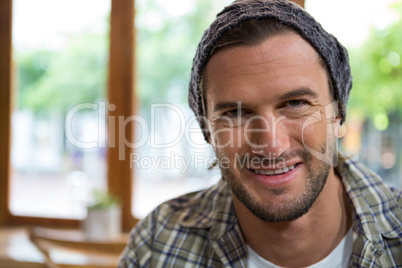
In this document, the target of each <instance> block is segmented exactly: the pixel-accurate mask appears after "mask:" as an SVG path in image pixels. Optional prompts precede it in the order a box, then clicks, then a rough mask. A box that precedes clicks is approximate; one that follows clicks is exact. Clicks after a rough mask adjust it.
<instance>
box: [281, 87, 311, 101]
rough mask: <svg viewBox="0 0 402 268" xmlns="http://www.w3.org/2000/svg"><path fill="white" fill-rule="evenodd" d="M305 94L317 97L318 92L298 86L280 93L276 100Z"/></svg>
mask: <svg viewBox="0 0 402 268" xmlns="http://www.w3.org/2000/svg"><path fill="white" fill-rule="evenodd" d="M306 95H307V96H310V97H312V98H318V94H317V93H316V92H314V91H312V90H311V89H309V88H300V89H296V90H293V91H289V92H287V93H284V94H282V95H280V96H279V97H278V100H279V101H282V100H287V99H292V98H295V97H301V96H306Z"/></svg>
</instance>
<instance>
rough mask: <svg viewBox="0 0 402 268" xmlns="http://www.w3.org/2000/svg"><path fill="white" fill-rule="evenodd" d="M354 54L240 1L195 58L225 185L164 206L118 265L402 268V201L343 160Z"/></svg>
mask: <svg viewBox="0 0 402 268" xmlns="http://www.w3.org/2000/svg"><path fill="white" fill-rule="evenodd" d="M350 89H351V75H350V67H349V60H348V55H347V52H346V50H345V48H344V47H343V46H342V45H341V44H339V43H338V41H337V40H336V39H335V38H334V37H333V36H331V35H330V34H328V33H326V32H325V31H324V30H323V29H322V28H321V26H320V25H319V24H318V23H317V22H316V21H315V20H314V19H313V18H312V17H311V16H310V15H308V14H307V13H306V12H305V11H304V10H303V9H302V8H300V7H299V6H297V5H296V4H293V3H291V2H288V1H286V0H263V1H261V0H260V1H258V0H240V1H235V2H234V3H233V4H232V5H230V6H228V7H226V8H225V9H224V10H223V11H222V12H221V13H219V14H218V16H217V18H216V20H215V22H213V23H212V25H211V26H210V28H209V29H208V30H207V31H206V32H205V33H204V36H203V38H202V40H201V42H200V45H199V47H198V50H197V54H196V56H195V58H194V62H193V69H192V74H191V82H190V88H189V90H190V94H189V100H190V106H191V107H192V109H193V110H194V112H195V114H196V116H197V117H198V118H199V123H200V126H201V128H202V130H203V133H204V136H205V139H206V140H207V141H208V142H209V143H210V144H211V145H212V147H213V149H214V151H215V154H216V156H217V159H218V164H219V167H220V169H221V172H222V177H223V178H222V180H221V181H220V182H219V183H218V184H217V185H215V186H213V187H211V188H210V189H206V190H203V191H200V192H196V193H191V194H188V195H185V196H182V197H179V198H176V199H173V200H171V201H168V202H166V203H164V204H162V205H160V206H159V207H158V208H157V209H156V210H155V211H153V212H152V213H151V214H150V215H149V216H148V217H146V218H145V219H144V220H143V221H142V222H140V223H139V224H138V225H137V226H136V227H135V228H134V230H133V231H132V235H131V239H130V241H129V243H128V246H127V248H126V249H125V251H124V253H123V255H122V258H121V260H120V267H402V245H401V243H402V239H401V236H402V227H401V226H402V222H401V218H402V211H401V207H402V199H401V193H400V192H399V191H397V190H395V189H391V188H389V187H387V186H386V185H385V184H384V183H383V182H382V180H381V179H380V178H379V177H378V176H377V175H376V174H375V173H373V172H372V171H370V170H369V169H367V168H366V167H364V166H362V165H361V164H359V163H356V162H354V161H352V160H348V159H345V158H343V157H342V156H340V155H338V154H337V151H336V139H337V137H338V132H339V127H340V124H342V123H343V122H344V120H345V115H346V112H345V108H346V103H347V99H348V96H349V91H350Z"/></svg>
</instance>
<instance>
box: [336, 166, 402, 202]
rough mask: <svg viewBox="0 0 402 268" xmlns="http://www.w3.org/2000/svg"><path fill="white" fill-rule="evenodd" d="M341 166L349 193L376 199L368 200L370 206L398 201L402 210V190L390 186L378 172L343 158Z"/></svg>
mask: <svg viewBox="0 0 402 268" xmlns="http://www.w3.org/2000/svg"><path fill="white" fill-rule="evenodd" d="M340 165H341V170H342V173H343V174H342V175H343V182H344V185H345V188H346V190H347V191H348V192H350V193H354V194H362V195H364V196H365V197H370V196H373V197H375V199H374V200H367V201H368V202H369V203H370V204H374V203H378V202H387V201H396V202H397V203H398V204H399V208H400V209H402V198H401V197H402V191H401V189H398V188H396V187H393V186H390V185H388V184H387V183H386V182H384V180H383V178H381V176H379V175H378V174H377V173H376V172H374V171H373V170H371V169H370V168H368V167H366V166H365V165H364V164H362V163H360V162H358V161H355V160H353V159H350V158H343V159H342V160H341V163H340Z"/></svg>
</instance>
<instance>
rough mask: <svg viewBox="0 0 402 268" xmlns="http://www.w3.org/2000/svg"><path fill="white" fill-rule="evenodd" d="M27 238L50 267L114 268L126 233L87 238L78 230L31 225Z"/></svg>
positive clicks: (125, 240) (126, 239)
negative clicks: (112, 237) (105, 237)
mask: <svg viewBox="0 0 402 268" xmlns="http://www.w3.org/2000/svg"><path fill="white" fill-rule="evenodd" d="M29 238H30V240H31V241H32V243H33V244H35V246H36V247H37V248H38V249H39V250H40V251H41V252H42V253H43V255H44V257H45V261H46V265H47V266H48V267H49V268H78V267H83V268H84V267H85V268H91V267H110V268H111V267H113V268H115V267H116V266H117V261H118V258H119V256H120V254H121V252H122V251H123V249H124V247H125V246H126V244H127V241H128V234H122V235H121V236H119V237H117V238H115V239H89V238H87V237H86V236H85V234H84V233H83V232H81V231H79V230H62V229H51V228H44V227H34V228H31V229H30V230H29Z"/></svg>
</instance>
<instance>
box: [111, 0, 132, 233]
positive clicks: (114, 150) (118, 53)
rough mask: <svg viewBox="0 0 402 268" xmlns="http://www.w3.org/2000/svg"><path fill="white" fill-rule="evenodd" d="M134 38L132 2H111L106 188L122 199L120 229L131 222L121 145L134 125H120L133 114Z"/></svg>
mask: <svg viewBox="0 0 402 268" xmlns="http://www.w3.org/2000/svg"><path fill="white" fill-rule="evenodd" d="M134 36H135V29H134V0H112V10H111V15H110V55H109V57H110V60H109V81H108V100H109V105H114V106H113V107H115V109H109V118H113V120H114V121H115V124H111V121H110V120H109V149H108V186H109V191H110V192H111V193H112V194H114V195H116V196H120V197H121V199H122V202H123V207H122V209H123V229H124V230H128V229H130V228H131V227H133V225H134V223H135V221H134V218H133V216H132V214H131V207H132V206H131V202H132V201H131V193H132V186H133V185H132V184H133V178H132V177H133V170H132V169H131V168H130V154H131V153H132V152H133V149H132V148H130V146H126V144H125V143H126V142H125V141H126V140H127V142H133V138H134V126H133V124H132V123H131V124H130V123H129V124H127V125H125V124H124V123H123V122H124V120H126V119H127V118H129V117H130V116H133V115H134V112H135V101H136V99H135V94H134V84H135V70H134V67H135V64H134V62H135V61H134V55H135V51H134V44H135V39H134ZM109 107H110V106H109ZM119 126H120V127H119Z"/></svg>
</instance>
